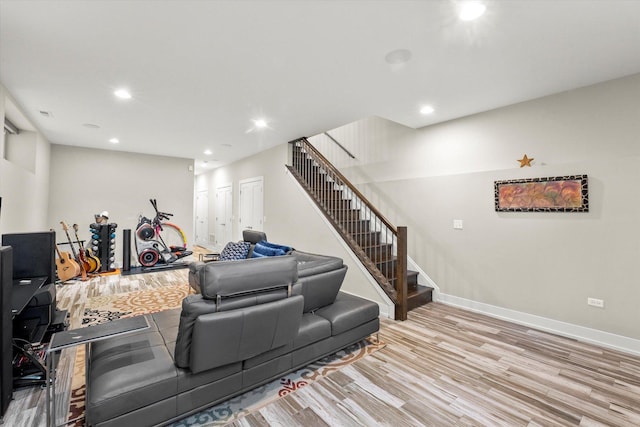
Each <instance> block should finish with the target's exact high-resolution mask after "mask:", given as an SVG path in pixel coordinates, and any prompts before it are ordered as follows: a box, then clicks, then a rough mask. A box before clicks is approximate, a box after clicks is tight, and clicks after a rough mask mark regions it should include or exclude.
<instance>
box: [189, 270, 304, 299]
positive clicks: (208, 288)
mask: <svg viewBox="0 0 640 427" xmlns="http://www.w3.org/2000/svg"><path fill="white" fill-rule="evenodd" d="M197 274H198V275H199V276H200V277H199V280H198V282H199V283H200V291H201V293H202V296H203V298H205V299H217V298H218V297H220V299H222V300H226V299H230V298H237V297H242V296H245V295H250V294H259V293H264V292H268V291H270V290H274V289H278V288H282V287H286V286H287V285H289V284H293V283H295V282H296V280H298V268H297V263H296V261H295V260H294V259H292V258H289V257H275V258H259V259H247V260H245V261H242V262H220V261H217V262H216V261H214V262H209V263H207V264H205V265H204V266H203V267H202V268H200V269H199V270H198V271H197ZM219 309H223V308H222V307H219Z"/></svg>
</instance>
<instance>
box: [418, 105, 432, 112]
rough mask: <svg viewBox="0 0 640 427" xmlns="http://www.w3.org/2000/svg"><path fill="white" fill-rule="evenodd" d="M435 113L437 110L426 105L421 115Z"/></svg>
mask: <svg viewBox="0 0 640 427" xmlns="http://www.w3.org/2000/svg"><path fill="white" fill-rule="evenodd" d="M434 111H435V110H434V109H433V107H432V106H431V105H425V106H424V107H422V108H420V114H431V113H433V112H434Z"/></svg>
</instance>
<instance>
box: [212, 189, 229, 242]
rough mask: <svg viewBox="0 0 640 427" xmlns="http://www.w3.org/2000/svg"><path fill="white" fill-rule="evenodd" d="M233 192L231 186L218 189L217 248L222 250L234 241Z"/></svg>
mask: <svg viewBox="0 0 640 427" xmlns="http://www.w3.org/2000/svg"><path fill="white" fill-rule="evenodd" d="M232 233H233V191H232V188H231V185H225V186H223V187H218V188H216V237H215V246H216V249H218V250H220V249H222V248H223V247H224V245H226V244H227V243H229V242H230V241H231V240H232Z"/></svg>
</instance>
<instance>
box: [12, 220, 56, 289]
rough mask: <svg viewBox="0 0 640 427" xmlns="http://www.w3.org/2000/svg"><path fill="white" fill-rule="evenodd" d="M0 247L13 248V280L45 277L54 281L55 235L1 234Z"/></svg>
mask: <svg viewBox="0 0 640 427" xmlns="http://www.w3.org/2000/svg"><path fill="white" fill-rule="evenodd" d="M2 245H3V246H11V247H13V278H14V279H23V278H26V277H46V278H47V282H46V283H45V284H47V283H55V281H56V261H55V258H56V255H55V253H56V233H55V231H43V232H37V233H15V234H3V235H2Z"/></svg>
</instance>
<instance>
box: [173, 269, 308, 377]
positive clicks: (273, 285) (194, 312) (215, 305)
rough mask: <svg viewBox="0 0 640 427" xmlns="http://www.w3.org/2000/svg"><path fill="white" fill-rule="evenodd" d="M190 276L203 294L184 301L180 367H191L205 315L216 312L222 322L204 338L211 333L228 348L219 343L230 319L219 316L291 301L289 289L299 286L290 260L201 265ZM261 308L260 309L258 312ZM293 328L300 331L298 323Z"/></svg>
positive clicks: (177, 356) (178, 350)
mask: <svg viewBox="0 0 640 427" xmlns="http://www.w3.org/2000/svg"><path fill="white" fill-rule="evenodd" d="M189 274H190V276H191V275H193V277H190V281H191V279H192V278H193V279H194V281H195V280H196V279H197V283H198V285H199V287H200V291H201V294H200V295H189V296H187V297H186V298H185V299H184V300H183V301H182V312H181V314H180V326H179V329H178V337H177V339H176V350H175V363H176V365H177V366H178V367H180V368H189V367H190V364H191V360H192V346H193V344H194V337H193V333H194V329H195V325H196V323H197V322H198V318H199V317H200V316H201V315H205V314H210V313H215V314H217V315H218V316H212V317H214V318H215V319H221V320H219V321H216V322H214V323H215V324H216V326H212V327H205V328H204V329H202V331H206V332H201V333H200V335H201V336H202V335H207V334H210V337H209V338H208V339H209V340H210V341H211V340H213V341H215V342H216V343H217V344H216V345H223V346H224V345H225V344H224V341H218V340H216V336H217V335H219V334H220V333H221V331H222V329H221V328H226V326H223V324H224V319H226V317H224V316H219V315H220V314H222V313H223V312H236V310H237V312H236V313H237V314H238V315H240V316H243V315H245V314H246V313H248V312H249V311H251V310H249V311H246V310H245V309H248V308H251V307H258V306H262V305H267V304H269V303H271V302H274V301H278V300H283V299H287V296H288V286H289V285H293V284H295V282H296V280H297V278H298V271H297V265H296V262H295V260H294V259H292V258H290V257H276V258H261V259H248V260H245V261H241V262H234V261H214V262H209V263H206V264H199V265H198V268H196V269H193V270H192V271H190V273H189ZM289 299H290V298H289ZM298 304H300V315H302V307H303V305H304V302H303V301H302V300H301V301H300V302H299V303H298ZM261 309H262V308H260V309H257V310H258V312H259V310H261ZM275 312H277V310H276V311H275ZM207 324H209V323H207ZM221 325H222V326H221ZM266 326H268V325H266ZM291 327H294V328H297V325H296V324H295V322H294V323H293V324H292V325H291ZM296 331H297V329H296ZM200 344H202V343H200ZM202 354H204V353H202Z"/></svg>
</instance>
